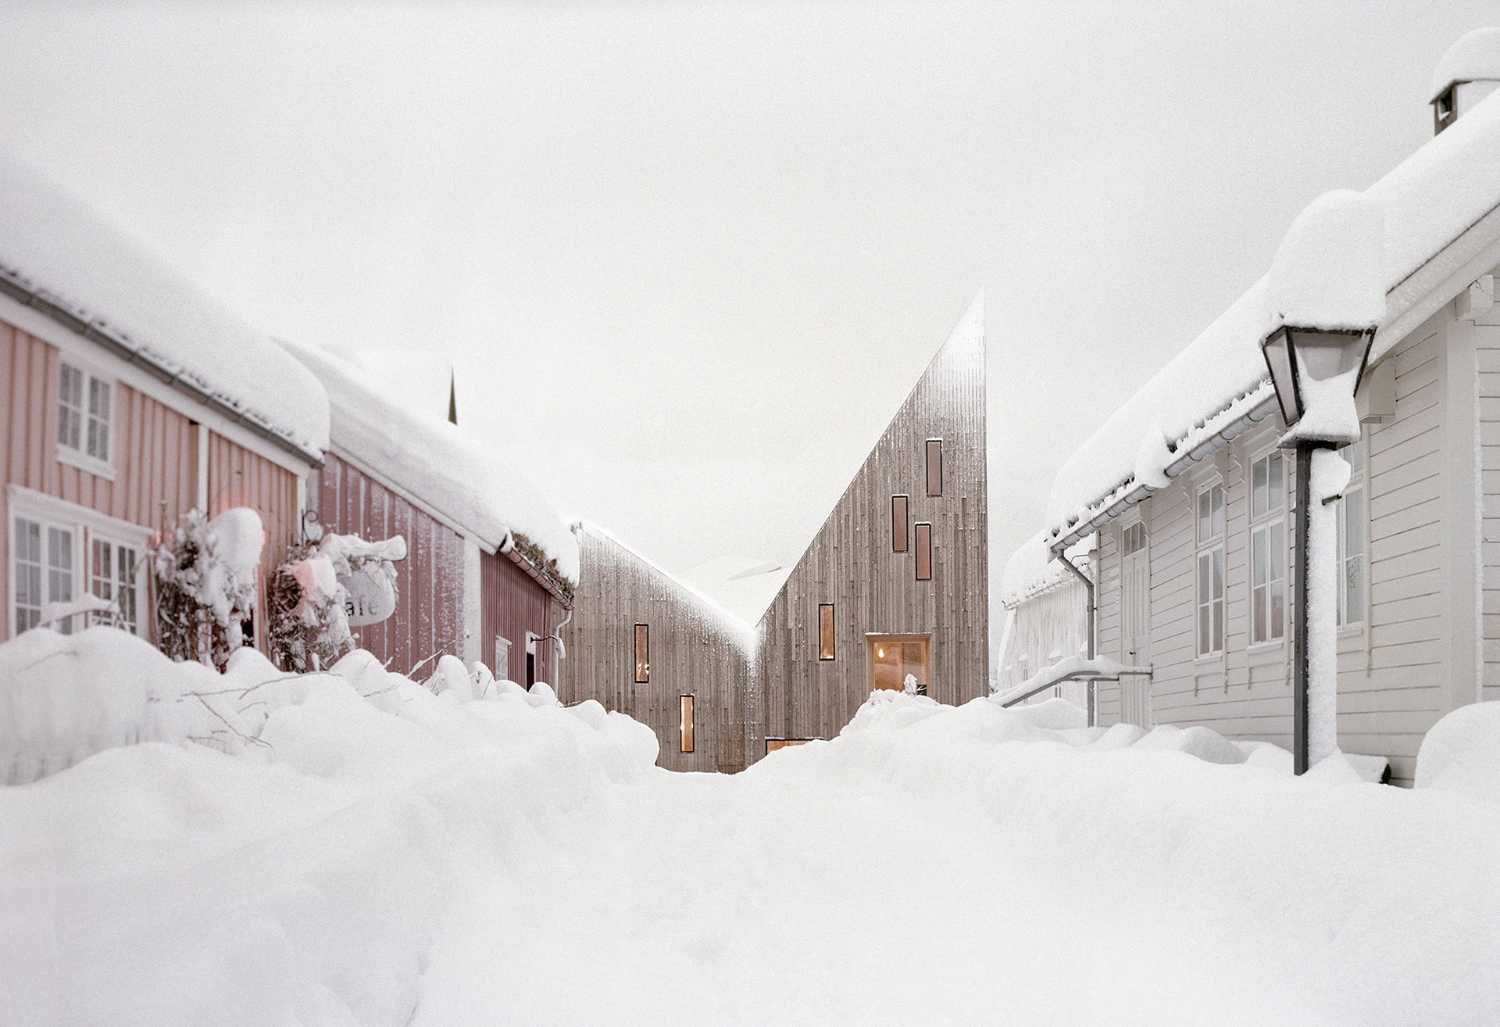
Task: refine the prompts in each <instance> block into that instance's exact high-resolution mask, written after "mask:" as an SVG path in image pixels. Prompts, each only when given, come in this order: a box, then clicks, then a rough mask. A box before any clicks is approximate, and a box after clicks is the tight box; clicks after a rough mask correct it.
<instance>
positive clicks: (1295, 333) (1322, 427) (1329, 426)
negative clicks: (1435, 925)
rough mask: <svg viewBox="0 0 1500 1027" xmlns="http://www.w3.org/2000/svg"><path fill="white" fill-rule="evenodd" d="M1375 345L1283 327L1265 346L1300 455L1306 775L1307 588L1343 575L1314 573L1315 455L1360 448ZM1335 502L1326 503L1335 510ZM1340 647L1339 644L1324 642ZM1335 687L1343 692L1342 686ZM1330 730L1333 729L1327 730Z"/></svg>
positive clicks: (1363, 337) (1348, 335)
mask: <svg viewBox="0 0 1500 1027" xmlns="http://www.w3.org/2000/svg"><path fill="white" fill-rule="evenodd" d="M1374 340H1375V329H1374V327H1369V328H1338V329H1324V328H1307V327H1299V326H1295V325H1287V324H1283V325H1281V326H1280V327H1278V328H1277V329H1276V330H1275V331H1273V332H1271V334H1269V335H1267V336H1266V337H1265V338H1264V339H1263V340H1262V341H1261V354H1262V355H1263V356H1264V357H1265V360H1266V368H1267V369H1268V370H1269V371H1270V373H1271V384H1272V385H1273V386H1275V389H1276V399H1277V402H1279V403H1280V404H1281V417H1282V420H1283V421H1285V422H1286V425H1287V427H1288V429H1289V431H1288V432H1287V433H1286V435H1285V436H1284V437H1283V438H1282V440H1281V442H1282V445H1283V446H1287V445H1290V446H1292V447H1294V448H1295V450H1296V475H1297V514H1296V527H1297V540H1296V547H1297V548H1296V554H1295V571H1294V573H1295V574H1296V578H1297V582H1296V593H1295V595H1294V597H1293V603H1294V609H1295V613H1296V618H1297V620H1296V626H1295V627H1294V628H1293V656H1292V658H1293V664H1294V667H1293V681H1294V685H1293V703H1294V706H1293V710H1292V763H1293V772H1294V773H1297V774H1303V773H1306V772H1307V768H1308V762H1309V759H1308V754H1309V744H1308V741H1309V734H1308V732H1309V708H1308V677H1309V663H1310V653H1311V648H1310V643H1311V642H1312V639H1311V638H1310V637H1309V634H1310V632H1309V618H1308V591H1309V590H1308V580H1309V578H1310V577H1311V576H1312V575H1313V574H1327V575H1336V574H1337V570H1338V569H1337V567H1336V566H1328V567H1313V566H1311V564H1312V560H1311V552H1310V548H1309V542H1310V537H1311V536H1310V531H1309V526H1310V522H1311V521H1312V515H1313V511H1312V509H1311V505H1312V490H1311V483H1312V477H1313V454H1314V452H1315V451H1316V450H1319V449H1334V448H1337V447H1338V446H1341V445H1347V444H1348V443H1350V442H1353V441H1355V439H1356V438H1357V437H1358V436H1357V430H1358V420H1357V418H1356V419H1355V420H1354V421H1353V422H1352V423H1353V424H1354V426H1355V431H1356V435H1355V438H1350V437H1349V427H1348V426H1349V424H1350V421H1349V420H1348V417H1347V416H1345V413H1346V411H1347V412H1350V413H1352V411H1353V407H1354V393H1355V391H1356V390H1357V389H1358V388H1359V382H1360V379H1361V378H1362V377H1364V373H1365V364H1366V362H1367V361H1368V360H1369V358H1370V346H1371V344H1372V343H1373V342H1374ZM1332 498H1334V497H1326V498H1325V497H1320V502H1328V501H1331V499H1332ZM1319 643H1320V644H1323V643H1326V645H1327V647H1328V648H1330V649H1331V648H1332V647H1333V644H1334V643H1333V639H1332V638H1331V637H1330V638H1327V639H1320V640H1319ZM1324 655H1325V656H1326V659H1324V660H1322V661H1320V666H1322V667H1326V668H1331V667H1332V666H1333V659H1334V658H1335V654H1334V653H1332V652H1329V653H1326V654H1324ZM1333 687H1335V688H1336V687H1337V684H1336V683H1335V684H1334V686H1333ZM1324 726H1325V727H1329V728H1331V727H1332V725H1324Z"/></svg>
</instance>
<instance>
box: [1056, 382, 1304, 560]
mask: <svg viewBox="0 0 1500 1027" xmlns="http://www.w3.org/2000/svg"><path fill="white" fill-rule="evenodd" d="M1275 410H1276V396H1275V394H1274V393H1273V394H1272V395H1270V396H1267V397H1266V398H1265V399H1263V400H1261V401H1260V402H1259V403H1257V404H1255V405H1254V406H1252V407H1251V408H1250V409H1249V410H1247V411H1245V412H1244V413H1243V414H1241V415H1240V416H1239V417H1236V418H1235V419H1234V420H1232V421H1230V422H1229V423H1228V424H1226V425H1225V426H1224V427H1222V428H1220V429H1219V430H1218V431H1217V432H1215V433H1214V434H1213V435H1211V436H1209V437H1208V438H1206V439H1204V440H1202V441H1201V442H1199V443H1198V444H1197V445H1196V446H1194V447H1193V448H1192V449H1189V450H1184V451H1183V452H1181V453H1179V454H1178V456H1177V458H1176V459H1175V460H1173V461H1172V462H1171V463H1170V464H1168V465H1167V466H1166V467H1165V468H1164V473H1165V474H1166V476H1167V478H1168V480H1172V479H1175V478H1177V477H1179V476H1181V475H1182V474H1183V472H1184V471H1187V470H1190V469H1192V468H1193V467H1196V466H1197V465H1198V464H1201V463H1202V462H1203V461H1205V460H1207V459H1208V458H1209V457H1211V456H1213V454H1215V453H1217V452H1218V451H1219V450H1221V449H1223V448H1224V447H1225V446H1227V445H1229V443H1231V442H1232V441H1234V440H1235V439H1236V438H1238V437H1239V436H1241V435H1243V434H1244V433H1245V432H1247V431H1249V430H1251V429H1252V428H1255V427H1256V426H1257V425H1259V424H1260V423H1261V422H1262V421H1264V420H1265V419H1266V418H1268V417H1270V416H1271V415H1272V414H1273V413H1275ZM1160 491H1162V490H1161V489H1157V488H1152V487H1151V486H1150V485H1134V486H1132V487H1131V488H1129V489H1128V490H1127V491H1126V492H1125V493H1123V494H1122V495H1121V496H1119V497H1118V498H1117V499H1115V501H1114V502H1112V503H1110V504H1109V505H1108V506H1106V507H1105V508H1104V509H1102V510H1100V511H1099V512H1098V513H1096V514H1095V515H1094V516H1093V517H1090V518H1089V519H1088V520H1086V521H1082V520H1080V521H1077V522H1075V523H1074V524H1073V525H1072V527H1070V528H1068V530H1067V532H1065V533H1064V534H1062V535H1059V536H1057V538H1055V539H1053V540H1052V541H1051V542H1049V543H1048V544H1047V549H1048V551H1049V552H1051V554H1052V555H1053V557H1054V558H1056V559H1063V557H1062V554H1063V551H1064V550H1066V549H1067V548H1068V547H1069V546H1071V545H1072V544H1073V543H1074V542H1077V541H1078V540H1079V539H1081V538H1083V537H1084V536H1085V535H1087V534H1089V533H1090V532H1092V531H1096V530H1098V528H1099V527H1100V526H1101V525H1104V524H1107V523H1109V522H1110V521H1112V520H1114V519H1115V518H1117V517H1119V516H1120V515H1121V514H1122V513H1124V512H1125V511H1126V510H1127V509H1128V508H1130V507H1132V506H1135V505H1136V504H1137V503H1139V502H1141V500H1143V499H1149V498H1151V495H1152V494H1153V493H1155V492H1160ZM1063 562H1064V563H1067V562H1068V561H1067V560H1065V559H1064V560H1063ZM1070 566H1071V565H1070ZM1074 570H1075V572H1076V571H1077V568H1074Z"/></svg>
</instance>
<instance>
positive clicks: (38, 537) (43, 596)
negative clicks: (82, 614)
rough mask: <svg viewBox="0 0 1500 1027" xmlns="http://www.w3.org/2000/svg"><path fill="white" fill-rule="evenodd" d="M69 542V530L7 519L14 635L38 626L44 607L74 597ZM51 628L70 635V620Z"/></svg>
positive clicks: (29, 519)
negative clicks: (8, 524)
mask: <svg viewBox="0 0 1500 1027" xmlns="http://www.w3.org/2000/svg"><path fill="white" fill-rule="evenodd" d="M73 539H74V533H73V529H72V528H70V527H67V526H63V525H57V524H51V523H49V522H47V521H45V520H43V519H41V518H40V517H28V516H23V515H21V514H17V515H15V516H14V517H12V518H11V553H12V554H13V555H12V557H11V561H12V570H11V574H12V578H11V581H12V582H13V586H12V591H13V594H14V595H15V602H14V607H15V610H14V613H13V615H12V620H11V623H12V625H13V626H14V630H15V632H16V634H20V633H21V632H23V631H26V630H28V629H30V628H34V627H36V626H37V625H38V624H40V623H41V622H42V616H43V614H44V613H45V612H46V608H47V606H48V604H50V603H71V602H72V601H73V600H74V598H76V597H77V595H78V590H77V582H76V580H75V575H74V570H73V565H74V560H73ZM51 627H52V628H53V629H54V630H56V631H59V632H61V633H63V634H65V635H66V634H71V633H72V631H73V619H72V618H71V617H70V618H68V619H67V620H63V621H57V622H56V623H54V624H52V625H51Z"/></svg>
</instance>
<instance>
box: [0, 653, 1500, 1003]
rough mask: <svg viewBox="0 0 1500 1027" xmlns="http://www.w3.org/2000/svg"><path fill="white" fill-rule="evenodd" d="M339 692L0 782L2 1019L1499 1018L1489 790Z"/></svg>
mask: <svg viewBox="0 0 1500 1027" xmlns="http://www.w3.org/2000/svg"><path fill="white" fill-rule="evenodd" d="M153 659H159V657H157V656H153ZM350 675H351V676H350V681H349V682H341V681H339V680H335V679H333V678H332V677H330V676H324V677H321V678H319V679H317V681H316V682H311V683H303V685H304V686H303V687H299V688H298V689H296V690H295V691H289V692H288V694H287V695H285V696H282V697H280V698H278V700H277V707H276V708H275V709H274V711H272V712H271V713H270V714H269V715H268V716H267V720H266V722H265V724H264V727H263V730H262V732H261V735H260V737H261V738H262V739H264V741H265V743H266V744H265V745H264V746H257V747H254V748H253V749H249V750H247V751H246V752H244V753H243V754H241V755H239V756H226V755H224V754H222V753H217V752H212V751H209V750H206V749H202V748H197V747H192V746H187V747H183V746H177V745H167V744H160V743H158V744H151V745H130V746H117V747H112V748H108V749H106V750H105V751H103V752H100V753H98V754H96V755H95V756H93V757H91V758H88V759H85V760H83V761H82V762H80V763H78V764H77V765H76V766H74V767H72V768H71V769H68V770H66V771H63V772H61V773H57V774H53V775H50V776H48V777H46V778H44V779H43V780H41V781H38V782H36V783H34V784H31V785H25V786H20V787H12V788H0V1025H8V1024H11V1023H18V1024H23V1023H24V1024H30V1023H80V1024H82V1023H106V1022H107V1023H111V1024H117V1025H133V1024H142V1025H146V1024H150V1025H152V1027H158V1025H162V1024H197V1023H215V1024H247V1025H249V1024H254V1025H256V1027H260V1025H263V1024H283V1023H286V1024H292V1023H300V1024H308V1023H318V1024H325V1023H326V1024H402V1023H408V1022H410V1023H414V1024H417V1025H421V1027H434V1025H445V1027H446V1025H460V1024H464V1025H466V1024H491V1023H495V1024H528V1025H529V1024H600V1023H610V1024H647V1023H649V1024H653V1025H658V1027H660V1025H669V1024H678V1023H711V1024H761V1023H772V1022H774V1023H791V1024H824V1023H851V1024H852V1023H859V1024H883V1023H903V1024H905V1023H920V1024H945V1023H946V1024H960V1023H961V1024H969V1023H1020V1024H1036V1023H1057V1024H1103V1023H1108V1024H1215V1025H1223V1024H1313V1023H1316V1024H1322V1025H1341V1024H1350V1025H1354V1024H1359V1025H1375V1024H1412V1023H1424V1024H1447V1023H1472V1024H1493V1023H1500V875H1497V874H1496V873H1495V871H1494V868H1495V867H1497V866H1500V803H1495V802H1492V801H1489V800H1488V799H1487V798H1483V797H1471V796H1465V795H1462V794H1456V793H1451V792H1443V791H1438V790H1419V791H1407V790H1399V789H1394V788H1385V787H1381V786H1378V785H1370V784H1363V783H1360V782H1359V781H1358V778H1357V776H1355V775H1353V772H1352V771H1348V770H1347V768H1346V771H1345V772H1346V776H1342V777H1341V776H1339V775H1338V774H1333V775H1322V776H1319V775H1317V774H1316V773H1315V774H1314V775H1310V776H1309V777H1308V778H1303V779H1293V778H1291V777H1289V776H1286V775H1283V774H1279V773H1276V772H1273V771H1269V770H1266V769H1264V768H1260V767H1255V766H1248V765H1218V764H1215V763H1212V762H1207V761H1205V760H1204V759H1200V758H1197V757H1195V756H1192V755H1189V754H1187V753H1185V752H1181V751H1170V749H1169V748H1167V749H1164V748H1162V747H1161V746H1160V745H1156V746H1153V745H1152V744H1150V742H1149V741H1148V740H1143V739H1140V738H1139V737H1138V735H1139V732H1136V735H1134V736H1132V735H1130V734H1129V732H1128V731H1126V732H1124V733H1123V734H1122V733H1121V732H1120V731H1118V730H1115V729H1111V731H1110V732H1109V733H1107V734H1104V735H1102V736H1101V735H1100V734H1099V732H1097V731H1086V730H1085V731H1080V730H1072V729H1054V728H1048V727H1047V726H1045V723H1044V722H1046V721H1048V720H1049V718H1051V719H1053V720H1055V719H1056V717H1057V715H1058V714H1059V712H1065V711H1058V710H1055V709H1054V710H1050V711H1049V709H1048V708H1047V707H1046V706H1041V707H1032V708H1029V709H1027V710H1024V711H1010V710H1004V709H1001V708H1000V707H999V706H998V705H996V704H994V703H990V702H984V701H976V702H973V703H969V704H967V705H966V706H963V707H960V708H958V709H952V708H948V707H941V706H939V705H938V704H936V703H932V702H930V701H928V700H925V699H924V700H918V699H914V698H905V697H893V696H887V697H883V698H882V699H881V701H878V702H877V701H875V700H873V699H872V701H871V702H870V703H868V704H866V706H865V707H864V708H863V709H862V710H861V712H860V714H859V716H858V717H857V718H856V720H855V722H854V723H853V724H851V725H850V727H849V728H848V729H846V732H845V734H844V735H842V736H841V737H840V738H838V739H837V740H835V741H832V742H828V743H816V744H812V745H808V746H804V747H801V748H798V749H790V750H785V751H782V752H779V753H777V754H775V755H774V756H772V757H770V758H768V759H766V760H765V761H763V762H761V763H760V764H758V765H757V766H755V767H754V768H752V769H751V770H749V771H747V772H746V773H744V774H740V775H737V776H735V777H718V776H704V775H674V774H669V773H667V772H665V771H661V770H658V769H657V768H655V767H653V766H652V765H651V762H652V760H653V759H654V758H655V755H656V741H655V739H654V738H652V737H651V735H650V733H649V732H648V731H647V730H646V729H645V728H644V727H642V726H641V725H639V724H636V723H634V722H633V721H630V720H629V719H628V718H624V717H621V716H619V715H606V714H605V713H604V711H603V710H602V709H601V708H599V707H597V705H594V706H592V707H591V706H590V705H589V704H582V705H580V706H578V707H574V708H571V709H566V710H565V709H560V708H558V707H557V706H556V704H555V702H554V701H552V700H550V699H548V698H546V697H542V696H530V697H527V696H524V695H523V694H519V689H515V690H513V692H510V693H506V694H502V695H500V696H499V697H498V698H497V699H495V700H493V701H482V702H481V701H467V702H465V701H458V700H456V699H454V698H453V697H451V696H437V695H433V694H432V693H431V692H430V691H428V690H427V689H424V688H421V687H419V686H416V685H413V684H411V683H409V682H404V683H403V682H397V684H396V686H395V688H394V690H391V688H390V686H389V683H388V682H387V681H386V676H385V675H384V672H383V671H380V670H379V668H378V666H374V665H372V666H368V667H365V668H364V669H363V670H361V669H359V668H357V667H356V668H353V669H351V671H350ZM278 680H280V679H279V678H278ZM310 685H315V686H316V687H310ZM356 686H357V687H356ZM266 691H269V689H267V690H266ZM369 696H374V698H369ZM1072 712H1073V713H1074V714H1076V710H1075V711H1072ZM1162 741H1166V742H1167V743H1169V744H1170V743H1172V742H1173V741H1174V739H1173V737H1172V736H1171V735H1170V733H1168V735H1167V736H1166V737H1165V738H1164V739H1163V738H1158V739H1157V742H1162ZM1176 741H1181V739H1180V738H1178V739H1176ZM1218 744H1219V745H1220V746H1226V745H1228V743H1226V742H1224V741H1223V739H1218Z"/></svg>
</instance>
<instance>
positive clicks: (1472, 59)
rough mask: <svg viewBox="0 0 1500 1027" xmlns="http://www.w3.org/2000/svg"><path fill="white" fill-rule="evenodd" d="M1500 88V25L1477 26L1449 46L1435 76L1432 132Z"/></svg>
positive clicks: (1431, 101)
mask: <svg viewBox="0 0 1500 1027" xmlns="http://www.w3.org/2000/svg"><path fill="white" fill-rule="evenodd" d="M1496 89H1500V28H1485V29H1475V30H1473V31H1472V32H1469V33H1467V34H1465V35H1464V36H1463V37H1461V38H1460V39H1459V41H1458V42H1456V43H1454V44H1453V45H1452V46H1450V47H1449V48H1448V51H1447V53H1445V54H1443V57H1442V59H1441V60H1440V61H1438V66H1437V70H1436V71H1435V72H1433V75H1432V99H1431V100H1430V101H1428V102H1429V103H1431V104H1432V134H1433V135H1437V134H1438V133H1439V132H1441V131H1442V130H1443V129H1445V128H1447V127H1448V126H1449V125H1451V124H1453V123H1454V122H1455V121H1457V120H1458V116H1459V115H1460V114H1463V113H1464V112H1465V111H1469V110H1473V108H1474V105H1475V104H1477V103H1478V102H1479V101H1480V100H1483V99H1484V98H1485V97H1486V96H1489V95H1490V94H1491V93H1493V92H1494V91H1495V90H1496Z"/></svg>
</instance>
